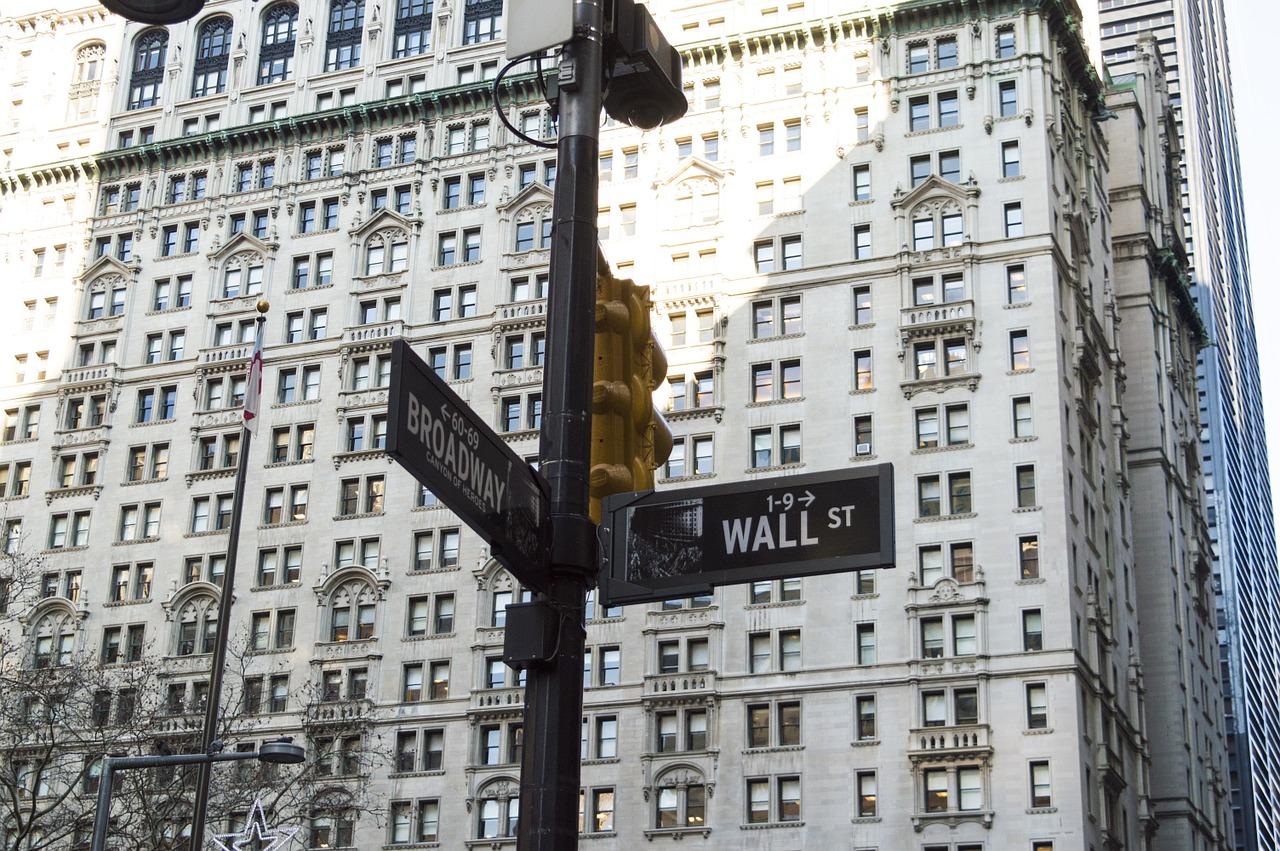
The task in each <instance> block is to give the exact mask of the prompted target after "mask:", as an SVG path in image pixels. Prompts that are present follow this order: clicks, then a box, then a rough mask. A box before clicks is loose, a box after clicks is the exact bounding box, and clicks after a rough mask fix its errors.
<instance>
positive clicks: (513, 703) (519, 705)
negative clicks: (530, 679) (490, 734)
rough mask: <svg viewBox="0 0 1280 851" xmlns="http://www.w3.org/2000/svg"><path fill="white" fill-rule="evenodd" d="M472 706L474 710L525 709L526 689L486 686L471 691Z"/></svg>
mask: <svg viewBox="0 0 1280 851" xmlns="http://www.w3.org/2000/svg"><path fill="white" fill-rule="evenodd" d="M471 708H472V709H474V710H482V711H490V712H491V711H494V710H513V711H523V710H524V689H522V688H485V689H475V690H474V691H472V692H471Z"/></svg>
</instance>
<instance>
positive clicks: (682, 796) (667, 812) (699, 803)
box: [653, 768, 707, 830]
mask: <svg viewBox="0 0 1280 851" xmlns="http://www.w3.org/2000/svg"><path fill="white" fill-rule="evenodd" d="M656 785H657V787H658V788H657V793H658V794H657V795H655V796H653V797H654V799H655V800H656V807H655V811H654V822H653V826H654V827H655V828H658V829H659V830H661V829H663V828H670V827H695V828H697V827H702V826H703V825H705V824H706V823H707V786H706V781H705V780H704V779H703V777H702V775H701V774H699V773H698V772H696V771H694V770H692V769H686V768H674V769H671V770H669V771H668V772H667V773H666V774H664V775H663V776H662V777H660V778H658V782H657V784H656Z"/></svg>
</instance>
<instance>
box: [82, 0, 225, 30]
mask: <svg viewBox="0 0 1280 851" xmlns="http://www.w3.org/2000/svg"><path fill="white" fill-rule="evenodd" d="M102 5H103V6H106V7H107V9H108V10H110V11H112V12H115V13H116V14H117V15H119V16H121V17H122V18H127V19H129V20H131V21H137V22H138V23H140V24H180V23H182V22H183V21H185V20H187V19H189V18H194V17H195V16H196V14H197V13H199V11H200V10H201V9H203V8H204V0H102Z"/></svg>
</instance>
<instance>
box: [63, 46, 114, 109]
mask: <svg viewBox="0 0 1280 851" xmlns="http://www.w3.org/2000/svg"><path fill="white" fill-rule="evenodd" d="M105 61H106V47H105V46H104V45H103V44H102V42H100V41H98V42H94V43H93V44H86V45H85V46H84V47H82V48H80V49H79V50H77V51H76V71H75V77H74V78H73V79H72V81H71V91H70V92H69V93H68V106H67V119H68V120H69V121H78V120H80V119H82V118H88V117H89V116H90V115H92V114H93V110H94V107H95V106H97V103H98V92H99V90H100V89H101V86H102V66H103V63H104V62H105Z"/></svg>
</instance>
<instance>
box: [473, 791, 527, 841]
mask: <svg viewBox="0 0 1280 851" xmlns="http://www.w3.org/2000/svg"><path fill="white" fill-rule="evenodd" d="M479 798H480V802H479V803H480V805H479V806H478V807H476V811H477V812H478V813H479V818H478V819H477V823H476V838H477V839H500V838H505V837H514V836H515V835H516V834H517V832H518V831H519V826H520V818H519V816H520V786H519V785H518V784H516V783H513V782H511V781H510V780H505V779H504V780H495V781H493V782H491V783H489V785H487V786H485V787H484V788H483V789H481V790H480V795H479Z"/></svg>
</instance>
